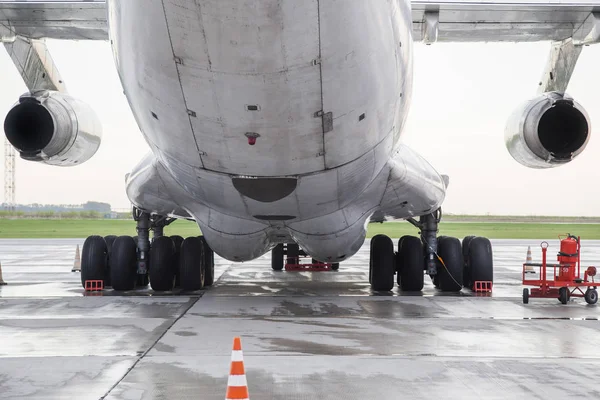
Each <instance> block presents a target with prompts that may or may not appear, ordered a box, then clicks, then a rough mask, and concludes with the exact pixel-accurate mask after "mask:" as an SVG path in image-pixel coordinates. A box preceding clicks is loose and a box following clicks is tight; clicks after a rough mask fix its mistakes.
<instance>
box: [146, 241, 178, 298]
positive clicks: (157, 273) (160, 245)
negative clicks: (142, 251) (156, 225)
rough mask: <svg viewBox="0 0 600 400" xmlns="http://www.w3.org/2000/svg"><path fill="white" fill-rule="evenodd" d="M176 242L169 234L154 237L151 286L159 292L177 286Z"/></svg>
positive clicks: (151, 247)
mask: <svg viewBox="0 0 600 400" xmlns="http://www.w3.org/2000/svg"><path fill="white" fill-rule="evenodd" d="M174 263H175V244H174V243H173V240H171V238H170V237H168V236H160V237H157V238H156V239H154V241H153V242H152V245H151V246H150V267H149V268H148V270H149V271H148V272H149V273H148V276H149V278H150V287H151V288H152V290H154V291H157V292H168V291H171V290H173V287H175V265H174Z"/></svg>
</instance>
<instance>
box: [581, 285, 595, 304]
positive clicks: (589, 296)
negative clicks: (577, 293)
mask: <svg viewBox="0 0 600 400" xmlns="http://www.w3.org/2000/svg"><path fill="white" fill-rule="evenodd" d="M584 298H585V301H586V303H588V304H596V303H597V302H598V291H597V290H596V289H588V290H587V291H586V292H585V296H584Z"/></svg>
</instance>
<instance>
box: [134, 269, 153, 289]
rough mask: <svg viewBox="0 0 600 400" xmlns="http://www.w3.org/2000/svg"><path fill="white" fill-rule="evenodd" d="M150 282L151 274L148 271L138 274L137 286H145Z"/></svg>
mask: <svg viewBox="0 0 600 400" xmlns="http://www.w3.org/2000/svg"><path fill="white" fill-rule="evenodd" d="M149 283H150V276H149V274H148V272H146V274H145V275H137V274H136V280H135V287H137V288H145V287H147V286H148V284H149Z"/></svg>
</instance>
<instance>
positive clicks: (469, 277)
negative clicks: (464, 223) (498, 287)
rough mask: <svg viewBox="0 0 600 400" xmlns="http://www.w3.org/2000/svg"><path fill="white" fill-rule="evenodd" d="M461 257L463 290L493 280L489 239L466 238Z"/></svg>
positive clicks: (492, 262)
mask: <svg viewBox="0 0 600 400" xmlns="http://www.w3.org/2000/svg"><path fill="white" fill-rule="evenodd" d="M465 242H466V246H465ZM463 256H464V266H465V267H464V270H463V281H464V286H465V288H468V289H472V288H473V285H475V282H478V281H490V282H492V281H493V280H494V257H493V254H492V244H491V243H490V240H489V239H487V238H484V237H473V236H467V237H466V238H465V239H464V240H463Z"/></svg>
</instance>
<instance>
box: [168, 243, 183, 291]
mask: <svg viewBox="0 0 600 400" xmlns="http://www.w3.org/2000/svg"><path fill="white" fill-rule="evenodd" d="M171 240H172V241H173V244H174V245H175V261H174V263H173V266H174V268H175V287H176V288H177V287H179V252H180V251H181V244H182V243H183V238H182V237H181V236H179V235H174V236H171Z"/></svg>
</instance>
